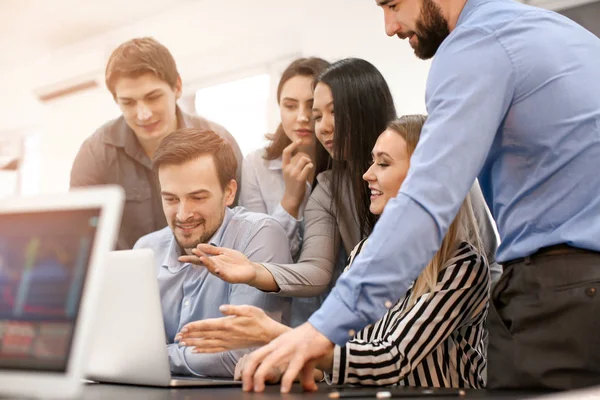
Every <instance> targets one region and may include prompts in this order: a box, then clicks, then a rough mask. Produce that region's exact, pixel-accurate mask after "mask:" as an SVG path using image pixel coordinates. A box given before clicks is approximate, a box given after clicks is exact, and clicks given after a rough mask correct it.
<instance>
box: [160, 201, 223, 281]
mask: <svg viewBox="0 0 600 400" xmlns="http://www.w3.org/2000/svg"><path fill="white" fill-rule="evenodd" d="M232 216H233V211H231V209H230V208H229V207H227V208H226V209H225V216H224V217H223V222H222V223H221V226H219V229H217V231H216V232H215V233H214V234H213V235H212V237H211V238H210V239H209V240H208V243H209V244H211V245H213V246H216V247H221V244H222V243H223V237H224V234H225V231H226V230H227V225H229V221H231V217H232ZM179 256H181V250H180V248H179V244H178V243H177V240H175V235H173V231H171V241H170V242H169V248H168V250H167V252H166V254H165V258H164V259H163V262H162V266H163V268H167V269H168V270H169V271H170V272H178V271H180V270H181V269H182V268H183V267H185V266H186V265H187V263H182V262H181V261H179Z"/></svg>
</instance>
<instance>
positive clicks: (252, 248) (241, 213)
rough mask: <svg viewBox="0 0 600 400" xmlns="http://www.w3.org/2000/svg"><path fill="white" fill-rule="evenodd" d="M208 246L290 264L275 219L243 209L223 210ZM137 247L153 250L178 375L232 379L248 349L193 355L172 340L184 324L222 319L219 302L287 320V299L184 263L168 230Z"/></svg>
mask: <svg viewBox="0 0 600 400" xmlns="http://www.w3.org/2000/svg"><path fill="white" fill-rule="evenodd" d="M209 243H210V244H213V245H215V246H218V247H226V248H230V249H234V250H238V251H240V252H242V253H244V254H245V255H246V256H247V257H248V258H249V259H250V260H252V261H265V260H269V261H272V262H281V263H289V262H291V260H292V258H291V255H290V250H289V244H288V239H287V236H286V234H285V231H284V230H283V227H282V226H281V224H280V223H279V222H277V221H276V220H275V219H274V218H273V217H270V216H268V215H265V214H259V213H253V212H250V211H247V210H246V209H245V208H243V207H236V208H234V209H229V208H228V209H227V211H226V213H225V218H224V220H223V223H222V224H221V226H220V227H219V229H218V230H217V232H215V234H214V235H213V236H212V238H211V239H210V240H209ZM135 248H136V249H138V248H140V249H141V248H149V249H152V250H154V255H155V260H156V269H157V275H158V283H159V287H160V297H161V304H162V312H163V318H164V323H165V331H166V334H167V342H168V344H167V348H168V353H169V362H170V365H171V372H172V373H173V374H178V375H200V376H214V377H232V376H233V373H234V370H235V365H236V364H237V361H238V360H239V359H240V358H241V357H242V356H243V355H244V354H246V353H249V352H250V349H246V350H236V351H228V352H223V353H217V354H194V353H192V352H191V350H192V349H191V348H185V347H179V346H178V345H177V344H176V343H174V342H173V339H174V337H175V335H176V334H177V332H179V330H180V329H181V328H182V327H183V326H184V325H185V324H187V323H189V322H192V321H197V320H202V319H206V318H217V317H221V316H222V314H221V313H220V312H219V306H220V305H222V304H238V305H239V304H249V305H253V306H256V307H259V308H262V309H263V310H265V312H266V313H267V314H268V315H269V316H270V317H271V318H273V319H274V320H276V321H280V322H282V323H284V324H286V325H287V324H288V323H289V317H290V316H289V313H290V299H289V298H285V297H280V296H275V295H272V294H267V293H265V292H262V291H260V290H258V289H255V288H253V287H251V286H248V285H241V284H240V285H234V284H230V283H227V282H224V281H222V280H221V279H219V278H217V277H216V276H214V275H212V274H210V273H209V272H208V270H207V269H206V268H204V267H198V266H194V265H192V264H183V263H181V262H179V261H178V260H177V258H178V257H179V256H180V255H181V254H182V252H181V249H180V247H179V245H178V244H177V242H176V240H175V238H174V236H173V232H172V231H171V228H169V227H167V228H164V229H162V230H160V231H158V232H154V233H151V234H150V235H146V236H144V237H143V238H141V239H140V240H139V241H138V242H137V243H136V244H135Z"/></svg>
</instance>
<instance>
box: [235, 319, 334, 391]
mask: <svg viewBox="0 0 600 400" xmlns="http://www.w3.org/2000/svg"><path fill="white" fill-rule="evenodd" d="M333 347H334V344H333V343H332V342H331V341H330V340H329V339H327V337H325V336H324V335H323V334H321V333H320V332H319V331H317V330H316V329H315V328H314V327H313V326H312V325H311V324H310V323H308V322H306V323H304V324H302V325H300V326H299V327H298V328H296V329H293V330H291V331H289V332H287V333H284V334H283V335H281V336H279V337H278V338H276V339H275V340H273V341H271V343H269V344H267V345H266V346H264V347H261V348H260V349H258V350H256V351H254V352H253V353H251V354H250V355H249V356H248V357H247V360H246V361H245V363H244V370H243V372H242V380H243V383H244V386H243V388H244V391H246V392H249V391H255V392H262V391H263V390H264V389H265V381H266V380H267V379H268V378H269V376H270V373H271V371H273V369H275V368H279V369H285V373H284V374H283V377H282V378H281V392H282V393H289V391H290V389H291V387H292V383H293V382H294V380H295V379H296V377H298V378H299V380H300V383H301V384H302V387H303V388H304V390H308V391H315V390H317V385H316V384H315V381H314V377H313V369H314V367H315V365H316V363H317V361H319V359H321V358H322V357H326V356H328V355H329V354H330V353H331V350H332V349H333Z"/></svg>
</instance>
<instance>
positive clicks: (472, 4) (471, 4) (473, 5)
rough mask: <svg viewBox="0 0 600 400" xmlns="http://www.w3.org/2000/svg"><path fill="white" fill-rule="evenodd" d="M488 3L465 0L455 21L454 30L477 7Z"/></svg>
mask: <svg viewBox="0 0 600 400" xmlns="http://www.w3.org/2000/svg"><path fill="white" fill-rule="evenodd" d="M489 1H491V0H467V2H466V3H465V6H464V7H463V9H462V11H461V13H460V16H459V17H458V21H456V26H455V27H454V29H456V28H458V26H459V25H460V24H462V23H463V22H464V21H465V20H466V19H467V18H468V17H469V15H471V13H472V12H473V11H474V10H475V9H476V8H477V7H478V6H480V5H481V4H483V3H488V2H489Z"/></svg>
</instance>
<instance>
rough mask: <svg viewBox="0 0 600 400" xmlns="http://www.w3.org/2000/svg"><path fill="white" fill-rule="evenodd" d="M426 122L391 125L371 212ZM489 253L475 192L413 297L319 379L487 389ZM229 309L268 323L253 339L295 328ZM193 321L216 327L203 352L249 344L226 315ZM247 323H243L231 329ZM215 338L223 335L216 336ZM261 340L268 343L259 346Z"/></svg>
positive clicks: (377, 150) (369, 175)
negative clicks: (475, 211) (484, 245)
mask: <svg viewBox="0 0 600 400" xmlns="http://www.w3.org/2000/svg"><path fill="white" fill-rule="evenodd" d="M425 119H426V117H425V116H422V115H409V116H404V117H402V118H400V119H398V120H396V121H393V122H391V123H390V124H389V127H388V129H387V130H386V131H384V132H383V133H382V134H381V135H380V136H379V138H378V139H377V143H376V144H375V147H374V148H373V152H372V154H373V163H372V165H371V167H370V168H369V170H368V171H367V172H366V173H365V174H364V179H365V181H367V182H368V184H369V188H370V191H371V198H370V200H371V204H370V208H369V210H370V212H372V213H373V214H375V215H381V214H382V213H383V210H384V208H385V205H386V204H387V202H388V200H389V199H390V198H393V197H395V196H396V194H397V193H398V190H399V189H400V186H401V184H402V182H403V181H404V178H405V177H406V174H407V172H408V168H409V164H410V156H411V155H412V153H413V152H414V150H415V148H416V145H417V142H418V140H419V136H420V133H421V128H422V127H423V124H424V123H425ZM398 229H402V227H401V226H399V227H398ZM368 245H369V244H368V240H363V241H361V242H360V243H359V244H358V245H357V246H356V247H355V248H354V250H353V251H352V253H351V255H350V257H349V260H348V267H347V268H351V265H352V262H353V260H354V257H356V255H357V254H358V253H359V252H360V251H361V249H362V248H363V247H364V246H368ZM484 254H485V252H484V250H483V248H482V245H481V240H480V238H479V236H478V230H477V225H476V221H475V217H474V215H473V210H472V207H471V201H470V198H469V196H467V198H466V199H465V201H464V202H463V204H462V206H461V208H460V210H459V212H458V214H457V216H456V218H455V220H454V222H453V223H452V225H451V226H450V229H449V230H448V233H447V235H446V237H445V238H444V240H443V242H442V246H441V248H440V250H439V251H438V252H437V254H435V256H434V257H433V259H432V260H431V262H430V263H429V265H428V266H427V267H426V268H425V270H424V271H423V272H422V273H421V275H420V276H419V277H418V278H417V280H416V281H415V282H413V284H412V285H411V287H410V288H409V290H408V292H407V293H406V294H405V296H404V297H403V298H401V299H399V300H398V302H397V303H396V304H389V311H388V312H387V313H386V314H385V315H384V317H383V318H382V319H381V320H379V321H378V322H377V323H375V324H373V325H369V326H367V327H366V328H365V329H363V330H362V331H360V332H358V333H355V332H350V335H351V336H352V338H351V339H350V341H349V342H348V343H347V344H346V345H345V346H343V347H340V346H336V347H335V348H334V349H333V350H332V351H331V352H330V354H328V355H327V356H325V357H323V358H322V359H320V360H319V362H318V363H317V368H318V369H319V370H320V371H315V377H316V378H317V379H319V378H320V377H322V376H323V375H322V372H321V371H323V372H325V375H326V376H327V377H328V381H329V382H330V383H334V384H358V385H394V384H398V385H408V386H428V387H461V388H463V387H466V388H481V387H484V386H485V383H486V373H485V371H486V354H485V344H484V341H485V338H486V336H487V332H486V330H485V327H484V322H485V319H486V316H487V309H488V296H489V293H488V292H489V285H490V274H489V267H488V264H487V260H486V259H485V256H484ZM399 265H401V262H400V260H399ZM228 307H240V310H238V312H236V313H235V314H237V315H238V316H236V317H234V318H247V319H248V322H249V323H248V327H252V328H254V329H256V327H257V326H260V327H262V329H263V330H264V332H263V334H262V335H260V334H259V333H257V332H253V334H252V335H251V336H252V337H260V336H263V337H264V338H265V341H264V342H265V343H267V342H269V341H270V340H272V338H273V337H272V336H273V332H276V333H275V334H276V335H280V334H282V333H283V332H286V331H287V330H289V329H290V328H288V327H285V326H284V325H281V324H279V323H276V322H275V321H273V320H270V318H269V317H268V316H266V314H265V313H264V312H262V310H260V309H258V308H256V307H250V306H228ZM242 308H243V309H242ZM250 321H252V322H251V323H250ZM256 321H260V323H258V324H257V323H256ZM192 324H203V325H204V326H207V325H212V326H213V329H215V331H214V332H213V333H216V334H215V335H213V334H211V333H210V332H203V336H204V339H203V341H205V343H206V341H207V340H208V341H214V342H215V347H213V349H212V350H211V349H207V347H204V348H197V349H198V351H201V352H204V351H207V352H212V351H214V350H215V349H222V350H224V349H228V348H231V347H240V346H243V344H244V339H243V336H244V332H237V334H236V332H231V331H228V330H227V328H226V327H225V326H226V325H227V324H226V318H222V319H216V320H212V321H210V320H209V321H199V322H198V323H192ZM240 325H243V324H230V325H229V326H230V327H235V326H240ZM246 334H247V333H246ZM211 336H213V337H217V336H219V338H218V339H210V337H211ZM236 337H238V338H237V339H235V338H236ZM228 339H231V340H228ZM217 342H218V345H217V344H216V343H217ZM259 344H264V343H255V342H254V343H252V345H254V346H256V345H259ZM218 346H222V347H221V348H219V347H218ZM243 368H244V359H242V360H240V362H239V363H238V366H237V368H236V376H238V377H239V376H240V374H241V372H242V370H243ZM281 373H282V371H280V370H275V369H274V370H272V371H271V373H270V376H269V377H268V378H269V379H268V381H269V382H273V383H274V382H276V381H278V380H279V378H280V376H281Z"/></svg>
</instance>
